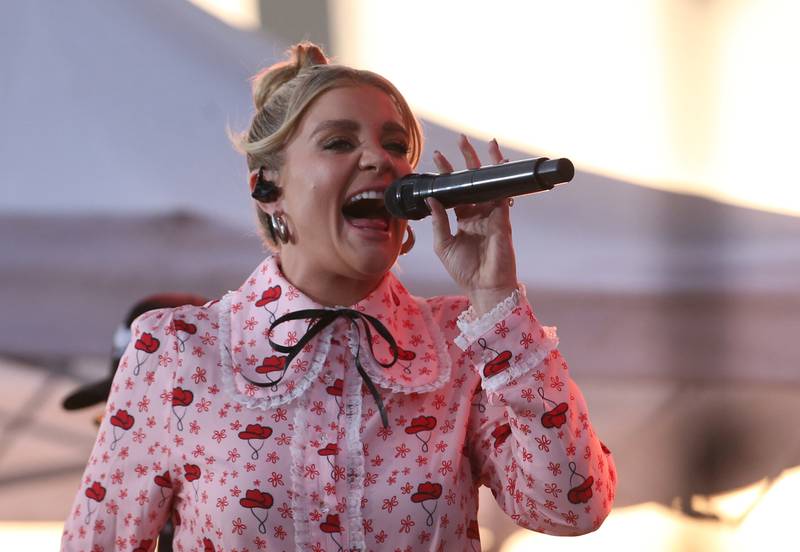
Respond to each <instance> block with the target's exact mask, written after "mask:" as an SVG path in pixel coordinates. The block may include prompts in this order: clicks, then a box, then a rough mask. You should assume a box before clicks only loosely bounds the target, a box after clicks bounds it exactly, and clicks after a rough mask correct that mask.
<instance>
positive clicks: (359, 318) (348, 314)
mask: <svg viewBox="0 0 800 552" xmlns="http://www.w3.org/2000/svg"><path fill="white" fill-rule="evenodd" d="M340 316H341V317H344V318H346V319H348V320H350V321H351V322H352V323H353V324H354V325H355V327H356V330H357V331H358V349H357V350H356V355H355V361H356V369H357V370H358V373H359V375H360V376H361V379H362V380H364V383H365V384H366V386H367V389H369V392H370V394H371V395H372V398H373V399H375V404H377V405H378V411H379V412H380V414H381V422H383V427H386V428H388V427H389V417H388V416H387V415H386V409H385V408H384V407H383V400H381V396H380V393H378V389H377V388H376V387H375V383H373V381H372V378H370V377H369V374H367V372H366V371H365V370H364V367H363V366H361V360H360V359H359V356H360V354H361V329H360V326H359V324H358V323H359V322H361V323H362V324H363V326H364V330H365V331H366V334H367V343H369V349H370V353H371V354H372V358H373V359H375V362H377V363H378V364H379V365H381V366H382V367H384V368H389V367H391V366H393V365H394V363H395V362H397V359H398V356H399V353H398V348H397V342H396V341H395V339H394V336H392V334H391V332H390V331H389V330H388V329H387V328H386V326H384V325H383V323H381V321H380V320H378V319H377V318H375V317H374V316H370V315H369V314H364V313H363V312H359V311H357V310H353V309H303V310H298V311H294V312H290V313H288V314H285V315H283V316H281V317H280V318H278V319H277V320H275V321H274V322H273V323H272V324H271V325H270V327H269V333H270V334H271V333H272V330H274V329H275V328H276V327H277V326H279V325H280V324H283V323H284V322H289V321H291V320H302V319H310V320H311V324H309V326H308V329H307V330H306V333H305V334H303V337H301V338H300V339H299V340H298V341H297V343H296V344H294V345H291V346H290V345H281V344H280V343H275V342H274V341H272V339H271V338H269V337H267V340H268V341H269V344H270V346H272V348H273V349H274V350H275V351H278V352H280V353H287V355H286V363H285V364H284V366H283V371H282V373H281V375H280V377H279V378H278V379H275V380H272V381H270V382H269V383H261V382H255V381H253V380H251V379H249V378H245V379H247V381H249V382H250V383H252V384H253V385H257V386H258V387H272V386H275V385H277V384H278V382H279V381H281V380H282V379H283V376H284V375H286V370H288V368H289V365H290V364H291V363H292V361H293V360H294V358H295V357H296V356H297V355H298V354H299V353H300V351H302V350H303V347H305V346H306V344H307V343H308V342H309V341H311V340H312V339H314V337H315V336H316V335H317V334H318V333H320V332H321V331H322V330H324V329H325V328H326V327H328V326H329V325H331V324H332V323H333V322H334V321H335V320H336V319H337V318H339V317H340ZM370 326H372V327H373V328H374V329H375V331H376V332H378V334H379V335H380V336H381V337H382V338H383V339H384V341H386V343H388V344H389V349H390V350H391V351H392V361H391V362H388V363H383V362H381V361H380V360H378V359H377V358H375V351H374V350H373V348H372V331H371V330H370Z"/></svg>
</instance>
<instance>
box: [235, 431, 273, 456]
mask: <svg viewBox="0 0 800 552" xmlns="http://www.w3.org/2000/svg"><path fill="white" fill-rule="evenodd" d="M270 435H272V428H271V427H268V426H264V425H261V424H247V427H246V428H245V430H244V431H240V432H239V439H243V440H245V441H247V444H248V445H250V448H251V449H252V450H253V454H251V455H250V458H252V459H253V460H258V453H259V451H260V450H261V449H262V448H263V447H264V440H265V439H267V438H269V436H270ZM254 441H255V442H257V443H258V447H256V446H255V445H254V444H253V442H254Z"/></svg>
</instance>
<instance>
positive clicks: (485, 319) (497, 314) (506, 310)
mask: <svg viewBox="0 0 800 552" xmlns="http://www.w3.org/2000/svg"><path fill="white" fill-rule="evenodd" d="M520 297H522V298H523V299H524V298H525V297H526V295H525V286H524V285H522V284H520V285H519V286H518V287H517V289H515V290H514V291H513V292H512V293H511V295H509V296H508V297H506V298H505V299H503V300H502V301H500V302H499V303H498V304H497V305H496V306H495V307H494V308H493V309H492V310H490V311H489V312H487V313H486V314H484V315H483V316H481V317H478V315H477V314H476V313H475V309H474V308H473V307H472V305H470V306H469V308H468V309H467V310H465V311H464V312H462V313H461V314H459V315H458V319H457V320H456V324H458V329H459V330H461V334H459V335H458V337H456V338H455V343H456V345H458V347H459V348H460V349H461V350H462V351H466V350H467V349H468V348H469V346H470V345H472V344H473V343H474V342H475V341H476V340H477V339H478V338H479V337H480V336H482V335H483V334H485V333H486V332H488V331H489V330H491V329H492V328H493V327H494V325H495V324H497V323H498V322H500V321H501V320H504V319H505V318H507V317H508V315H510V314H511V311H513V310H514V309H515V308H517V307H518V306H519V304H520Z"/></svg>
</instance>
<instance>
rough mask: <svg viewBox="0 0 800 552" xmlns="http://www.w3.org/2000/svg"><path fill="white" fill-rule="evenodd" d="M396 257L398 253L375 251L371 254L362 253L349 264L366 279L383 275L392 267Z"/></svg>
mask: <svg viewBox="0 0 800 552" xmlns="http://www.w3.org/2000/svg"><path fill="white" fill-rule="evenodd" d="M397 257H398V253H394V254H391V255H390V254H386V253H377V252H376V253H374V254H372V255H362V256H361V257H360V258H359V259H354V260H353V262H352V263H351V266H353V268H354V269H355V271H356V272H358V273H359V274H362V275H363V276H364V277H365V278H366V279H371V278H377V277H383V276H384V275H386V273H387V272H389V271H390V270H391V269H392V267H393V266H394V263H395V262H396V261H397Z"/></svg>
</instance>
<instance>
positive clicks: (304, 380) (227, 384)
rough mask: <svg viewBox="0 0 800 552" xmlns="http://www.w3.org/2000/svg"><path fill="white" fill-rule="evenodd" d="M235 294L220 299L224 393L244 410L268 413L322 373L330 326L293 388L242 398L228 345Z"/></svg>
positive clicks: (329, 336)
mask: <svg viewBox="0 0 800 552" xmlns="http://www.w3.org/2000/svg"><path fill="white" fill-rule="evenodd" d="M233 293H235V292H228V293H227V294H225V296H223V297H222V299H221V300H220V310H221V312H220V316H219V328H220V345H219V353H220V359H221V360H222V385H223V388H224V389H225V392H226V393H227V394H228V395H229V396H231V397H233V399H234V400H236V402H238V403H239V404H242V405H244V406H246V407H247V408H257V409H259V410H269V409H270V408H274V407H276V406H280V405H282V404H286V403H288V402H289V401H291V400H293V399H295V398H297V397H299V396H300V395H302V394H303V393H304V392H305V390H306V389H308V387H309V386H310V385H311V384H312V383H313V382H314V380H315V379H317V376H318V375H319V373H320V372H321V371H322V367H323V365H324V363H325V359H326V358H327V356H328V351H330V348H331V337H332V336H333V327H332V326H329V327H327V328H325V329H324V330H323V331H322V332H320V334H319V335H318V336H317V337H316V342H317V344H316V349H315V351H314V359H313V360H312V361H311V366H310V367H309V369H308V371H307V372H306V373H305V374H303V376H302V377H300V378H299V379H298V380H297V384H296V385H295V387H294V389H292V390H291V391H290V392H288V393H282V394H280V395H264V396H252V397H249V396H247V395H245V394H244V393H243V392H242V391H240V390H239V388H238V387H237V385H236V370H235V369H234V367H233V357H232V356H231V352H230V349H229V347H230V343H231V311H230V306H231V295H232V294H233Z"/></svg>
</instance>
